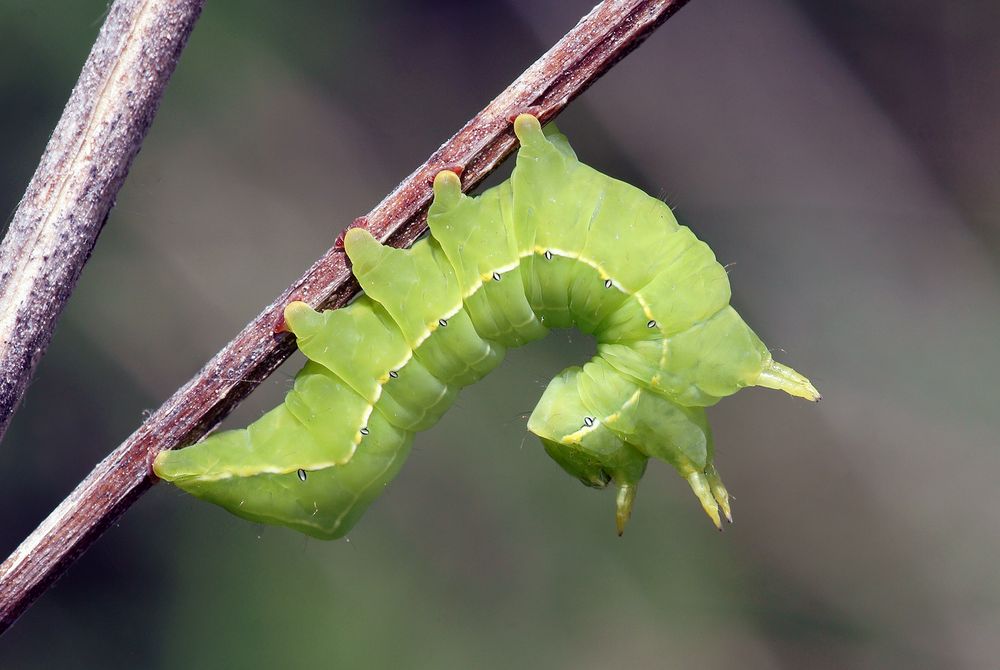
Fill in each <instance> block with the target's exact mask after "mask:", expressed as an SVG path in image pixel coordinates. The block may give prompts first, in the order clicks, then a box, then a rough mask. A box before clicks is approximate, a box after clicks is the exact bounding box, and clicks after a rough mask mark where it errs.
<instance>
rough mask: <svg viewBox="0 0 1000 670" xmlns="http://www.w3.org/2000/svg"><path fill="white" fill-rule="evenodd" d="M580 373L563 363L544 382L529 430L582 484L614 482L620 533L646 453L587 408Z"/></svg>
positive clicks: (634, 492) (591, 484)
mask: <svg viewBox="0 0 1000 670" xmlns="http://www.w3.org/2000/svg"><path fill="white" fill-rule="evenodd" d="M581 372H582V370H581V368H579V367H571V368H567V369H566V370H564V371H563V372H562V373H560V374H559V375H558V376H557V377H556V378H555V379H553V380H552V381H551V382H550V383H549V385H548V387H547V388H546V389H545V393H544V394H543V395H542V399H541V400H540V401H539V402H538V405H537V406H536V407H535V410H534V411H533V412H532V413H531V417H530V418H529V419H528V430H530V431H531V432H532V433H534V434H535V435H537V436H538V437H539V438H541V440H542V445H543V446H544V447H545V451H546V453H548V455H549V456H551V457H552V459H553V460H554V461H555V462H556V463H558V464H559V465H560V466H561V467H562V468H563V470H565V471H566V472H568V473H569V474H570V475H572V476H574V477H576V478H577V479H579V480H580V481H581V482H583V483H584V484H585V485H587V486H591V487H594V488H604V487H605V486H607V485H608V484H609V483H611V482H614V483H615V484H616V485H617V486H618V497H617V502H616V504H617V511H616V514H615V521H616V525H617V527H618V534H619V535H621V534H622V533H623V532H624V531H625V523H626V522H627V521H628V519H629V517H630V516H631V515H632V505H633V503H634V502H635V494H636V488H637V486H638V484H639V480H640V479H641V478H642V475H643V473H645V471H646V463H647V461H648V460H649V458H648V457H647V456H645V455H644V454H642V453H640V452H638V451H637V450H636V449H634V448H633V447H632V446H631V445H629V444H627V443H626V442H624V441H623V440H622V439H621V438H620V437H619V436H618V435H616V434H615V433H614V432H613V431H611V430H609V429H608V428H607V427H605V426H604V425H603V424H602V423H601V421H600V418H599V417H596V416H594V415H593V414H592V413H591V411H590V410H588V409H587V408H586V406H585V405H584V403H583V400H582V399H581V398H580V392H579V388H578V386H577V380H578V378H579V375H580V373H581Z"/></svg>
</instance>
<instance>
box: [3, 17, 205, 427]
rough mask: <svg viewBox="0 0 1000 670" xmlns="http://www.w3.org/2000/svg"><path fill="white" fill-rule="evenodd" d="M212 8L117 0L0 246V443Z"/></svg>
mask: <svg viewBox="0 0 1000 670" xmlns="http://www.w3.org/2000/svg"><path fill="white" fill-rule="evenodd" d="M203 4H204V0H118V1H117V2H115V3H114V4H113V5H112V6H111V7H110V9H109V10H108V17H107V20H106V21H105V22H104V26H103V27H102V28H101V32H100V34H99V35H98V37H97V41H96V42H95V43H94V47H93V49H91V51H90V56H89V57H88V58H87V62H86V63H84V66H83V71H82V72H81V73H80V78H79V80H78V81H77V83H76V86H75V87H74V88H73V92H72V94H71V95H70V98H69V101H68V102H67V103H66V108H65V109H64V110H63V113H62V117H61V118H60V119H59V123H58V124H57V125H56V128H55V130H54V131H53V132H52V137H51V138H50V139H49V143H48V146H46V147H45V152H44V153H43V154H42V158H41V161H40V162H39V164H38V168H37V170H36V171H35V174H34V176H33V177H32V179H31V182H30V183H29V184H28V188H27V190H26V191H25V193H24V197H22V198H21V202H20V203H19V205H18V207H17V211H16V212H15V213H14V218H13V220H12V221H11V224H10V228H9V229H8V231H7V235H6V236H5V237H4V240H3V243H2V245H0V438H2V437H3V434H4V432H5V431H6V430H7V425H8V424H9V423H10V419H11V417H12V416H13V414H14V410H15V409H16V408H17V405H18V403H19V402H20V400H21V396H22V395H23V394H24V391H25V390H26V389H27V387H28V381H29V380H30V379H31V375H32V372H34V369H35V366H36V365H37V364H38V361H39V360H41V358H42V355H43V354H44V353H45V350H46V349H47V348H48V345H49V341H50V340H51V339H52V331H53V330H54V329H55V326H56V321H57V320H58V319H59V315H60V314H61V313H62V309H63V306H64V305H65V304H66V301H67V300H69V296H70V294H71V293H72V292H73V288H74V287H75V286H76V281H77V279H78V278H79V277H80V272H81V271H82V270H83V266H84V264H85V263H86V262H87V260H88V259H89V258H90V253H91V251H92V250H93V248H94V244H95V243H96V242H97V236H98V235H99V234H100V232H101V228H103V227H104V222H105V221H106V220H107V217H108V213H109V212H110V211H111V207H112V206H113V205H114V202H115V197H116V196H117V195H118V190H119V189H120V188H121V186H122V183H123V182H124V181H125V176H126V175H127V174H128V170H129V167H130V166H131V164H132V159H133V158H134V157H135V155H136V154H137V153H138V152H139V147H140V146H142V140H143V138H144V137H145V135H146V130H147V129H148V128H149V126H150V124H151V123H152V122H153V117H154V116H155V115H156V110H157V107H158V106H159V103H160V98H161V97H162V95H163V90H164V89H165V88H166V85H167V81H169V79H170V75H171V74H173V71H174V68H175V66H176V65H177V60H178V58H179V57H180V54H181V51H182V50H183V49H184V45H185V43H186V42H187V38H188V35H189V34H190V33H191V29H192V28H193V27H194V24H195V21H196V20H197V19H198V16H199V14H201V8H202V5H203Z"/></svg>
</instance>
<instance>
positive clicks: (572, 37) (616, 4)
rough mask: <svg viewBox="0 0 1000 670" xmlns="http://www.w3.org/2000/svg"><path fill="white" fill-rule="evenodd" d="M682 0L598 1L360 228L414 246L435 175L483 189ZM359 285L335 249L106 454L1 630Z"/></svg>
mask: <svg viewBox="0 0 1000 670" xmlns="http://www.w3.org/2000/svg"><path fill="white" fill-rule="evenodd" d="M686 2H687V0H605V1H604V2H602V3H601V4H599V5H598V6H596V7H595V8H594V9H593V10H591V12H590V13H589V14H587V15H586V16H585V17H583V19H581V20H580V22H579V23H578V24H577V25H576V26H575V27H574V28H573V29H572V30H570V31H569V32H568V33H566V35H564V36H563V38H562V39H560V40H559V42H557V43H556V44H555V45H554V46H553V47H552V48H551V49H549V51H548V52H546V53H545V54H544V55H543V56H542V57H541V58H540V59H539V60H538V61H536V62H535V63H534V64H533V65H532V66H531V67H529V68H528V69H527V70H526V71H525V72H524V73H522V74H521V76H520V77H518V78H517V79H516V80H515V81H514V82H513V83H512V84H511V85H510V86H508V87H507V88H506V89H505V90H504V91H503V92H502V93H501V94H500V95H499V96H497V97H496V98H495V99H494V100H493V101H492V102H490V103H489V104H488V105H487V106H486V108H485V109H483V110H482V111H481V112H479V113H478V114H477V115H476V116H475V117H474V118H472V119H471V120H470V121H469V122H468V123H466V124H465V126H464V127H463V128H462V129H461V130H459V131H458V132H457V133H456V134H455V135H454V136H453V137H452V138H451V139H449V140H448V141H447V142H445V143H444V144H443V145H441V147H440V148H439V149H438V150H437V151H435V152H434V154H433V155H432V156H431V157H430V158H428V159H427V161H426V162H425V163H424V164H423V165H421V166H420V167H419V168H417V169H416V170H415V171H414V172H413V173H412V174H410V175H409V176H408V177H407V178H406V179H404V180H403V181H402V182H401V183H400V185H399V186H398V187H397V188H396V190H394V191H393V192H392V193H390V194H389V195H388V196H386V198H385V199H384V200H383V201H382V202H380V203H379V204H378V205H376V206H375V208H374V209H373V210H372V211H371V212H369V213H368V214H367V215H366V216H364V217H361V218H360V219H358V220H357V221H356V222H355V224H356V225H364V226H366V227H367V228H369V229H370V230H371V231H372V232H373V233H374V234H375V236H376V237H377V238H379V239H380V240H382V241H388V242H390V243H392V244H394V245H396V246H405V245H407V244H409V243H411V242H412V241H413V240H415V239H416V238H417V237H418V236H419V235H420V234H421V233H423V232H424V230H425V229H426V222H425V219H424V215H425V213H426V208H427V206H428V205H429V204H430V199H431V187H430V184H431V179H432V177H433V176H434V175H435V174H436V173H437V172H438V171H440V170H442V169H444V168H455V167H458V168H461V171H462V181H463V189H465V190H469V189H471V188H473V187H475V186H476V184H478V183H479V182H480V181H482V180H483V179H484V178H485V177H486V176H487V175H488V174H489V173H490V172H491V171H492V170H493V169H494V168H495V167H496V166H497V165H499V163H500V162H502V161H503V159H504V158H505V157H506V156H507V155H508V154H509V153H510V152H511V151H512V150H513V148H514V145H515V138H514V135H513V132H512V128H511V123H510V120H511V118H512V116H514V115H516V114H517V113H520V112H524V111H531V112H532V113H534V114H535V115H537V116H538V117H539V118H540V119H541V120H542V121H543V122H544V121H548V120H550V119H552V118H553V117H555V116H556V115H557V114H559V112H561V111H562V110H563V108H564V107H565V106H566V105H567V104H568V103H569V102H570V101H571V100H572V99H573V98H575V97H576V96H577V95H579V94H580V93H582V92H583V91H584V90H586V88H587V87H588V86H590V85H591V84H592V83H593V82H594V81H596V80H597V78H598V77H600V76H601V75H602V74H603V73H604V72H606V71H607V70H608V69H609V68H610V67H611V66H613V65H614V64H615V63H616V62H618V61H619V60H620V59H621V58H623V57H624V56H625V55H627V54H628V53H629V52H630V51H632V50H633V49H634V48H636V47H637V46H638V45H639V44H640V43H641V42H642V41H643V40H644V39H645V38H646V37H648V36H649V34H650V33H652V31H653V30H655V29H656V28H657V27H659V26H660V25H661V24H662V23H663V22H664V21H666V20H667V19H668V18H669V17H670V16H671V15H673V14H674V12H676V11H677V10H678V9H680V8H681V7H682V6H683V5H684V4H686ZM358 291H359V287H358V285H357V283H356V282H355V281H354V280H353V278H352V276H351V272H350V269H349V268H348V266H347V259H346V257H345V254H344V253H343V251H342V250H341V249H339V248H337V247H336V246H334V248H332V249H330V250H329V251H327V253H326V254H324V255H323V256H322V257H321V258H320V259H319V260H318V261H316V263H315V264H313V266H312V267H311V268H309V270H307V271H306V273H305V274H304V275H303V276H302V277H301V278H300V279H299V280H298V281H296V282H295V283H294V284H292V285H291V286H289V287H288V288H287V289H286V290H285V291H284V292H283V293H282V294H281V295H280V296H278V298H277V299H275V300H274V301H273V302H272V303H271V304H270V305H268V306H267V307H266V308H265V309H264V310H263V311H262V312H261V313H260V314H259V315H258V316H257V317H256V318H255V319H254V320H253V321H252V322H251V323H250V324H248V325H247V326H246V327H245V328H244V329H243V331H242V332H240V333H239V334H238V335H237V336H236V337H235V339H233V340H232V341H231V342H230V343H229V344H228V345H226V347H225V348H224V349H223V350H222V351H220V352H219V353H217V354H216V355H215V357H214V358H212V360H211V361H209V362H208V364H207V365H205V367H204V368H202V370H201V371H200V372H199V373H198V374H197V375H196V376H195V377H194V378H193V379H191V380H190V381H189V382H188V383H187V384H185V385H184V386H183V387H182V388H181V389H179V390H178V391H177V392H176V393H174V395H173V396H172V397H171V398H170V399H169V400H167V401H166V402H165V403H164V404H163V405H162V406H161V407H160V408H159V409H158V410H157V411H156V412H154V413H153V414H152V415H151V416H150V417H149V419H148V420H147V421H146V422H145V423H143V424H142V425H141V426H140V427H139V428H138V430H136V431H135V433H133V434H132V435H131V436H130V437H129V438H128V439H127V440H126V441H125V442H124V443H122V444H121V445H120V446H119V447H118V448H117V449H115V450H114V451H113V452H112V453H111V454H110V455H109V456H108V457H107V458H105V459H104V460H103V461H101V462H100V463H99V464H98V465H97V466H96V467H95V468H94V470H93V471H92V472H91V473H90V474H89V475H88V476H87V478H86V479H84V481H82V482H81V483H80V484H79V485H78V486H77V488H76V489H75V490H74V491H73V492H72V493H71V494H70V495H69V497H67V498H66V499H65V500H64V501H63V502H62V503H61V504H60V505H59V506H58V507H57V508H56V509H55V510H54V511H53V512H52V513H51V514H50V515H49V516H48V518H47V519H45V521H43V522H42V524H41V525H40V526H39V527H38V528H37V529H36V530H35V531H34V532H33V533H32V534H31V535H30V536H29V537H28V538H27V539H26V540H25V541H24V542H23V543H22V544H21V546H20V547H18V548H17V550H15V552H14V553H13V554H12V555H11V556H10V557H9V558H8V559H7V560H6V561H5V562H4V563H3V564H2V565H0V631H2V630H6V629H7V628H8V627H9V626H10V625H11V624H12V623H13V622H14V621H15V620H16V619H17V617H18V616H19V615H20V614H21V613H22V612H23V611H24V610H25V609H26V608H27V607H28V606H29V605H30V604H31V602H32V601H33V600H34V599H35V598H36V597H38V595H40V594H41V593H42V592H43V591H44V590H45V589H46V588H48V586H49V585H51V584H52V583H53V582H54V581H55V580H56V579H57V578H58V576H59V575H60V574H61V573H62V572H63V571H64V570H65V569H66V568H67V566H68V565H69V564H71V563H72V562H73V560H74V559H75V558H76V557H78V556H79V555H80V554H81V553H82V552H83V551H85V550H86V548H87V547H88V546H89V545H90V544H91V543H92V542H93V541H94V540H95V539H96V538H97V537H99V536H100V534H101V533H102V532H103V531H104V529H105V528H107V527H108V526H109V525H110V524H111V523H113V522H114V521H115V519H117V518H118V516H119V515H120V514H121V513H122V512H123V511H124V510H126V509H127V508H128V507H129V506H130V505H131V504H132V503H133V502H134V501H135V500H136V499H137V498H138V497H139V496H140V495H141V494H142V493H143V492H144V491H145V490H146V489H148V488H149V487H150V486H151V485H152V484H153V483H154V482H155V477H154V476H153V474H152V472H151V469H150V464H151V463H152V460H153V458H154V457H155V456H156V454H157V453H158V452H160V451H162V450H164V449H173V448H175V447H179V446H183V445H187V444H191V443H192V442H194V441H196V440H197V439H199V438H200V437H201V436H203V435H204V434H205V433H206V432H208V431H209V430H210V429H211V428H212V427H213V426H214V425H215V424H217V423H218V422H219V421H220V420H221V419H222V418H223V417H224V416H225V415H226V414H227V413H228V412H229V411H231V410H232V409H233V408H234V407H235V406H236V405H237V404H238V403H239V401H240V400H241V399H242V398H244V397H245V396H246V395H247V394H249V393H250V392H251V391H252V390H253V389H254V388H255V387H256V386H257V384H259V383H260V382H261V381H262V380H263V379H265V378H266V377H267V376H268V375H269V374H270V373H271V372H273V371H274V369H275V368H277V367H278V366H279V365H280V364H281V363H282V362H283V361H284V360H285V359H286V358H287V357H288V355H289V354H290V353H291V352H292V351H293V349H294V346H295V344H294V341H293V339H292V337H291V336H289V335H287V334H282V335H275V334H274V329H275V326H276V325H277V324H278V322H279V319H280V315H281V311H282V309H283V308H284V306H285V305H286V304H287V303H288V302H290V301H291V300H293V299H299V300H304V301H306V302H308V303H309V304H311V305H313V306H314V307H328V308H333V307H338V306H341V305H343V304H345V303H346V302H347V301H348V300H350V299H351V297H353V296H354V295H355V294H356V293H357V292H358Z"/></svg>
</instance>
